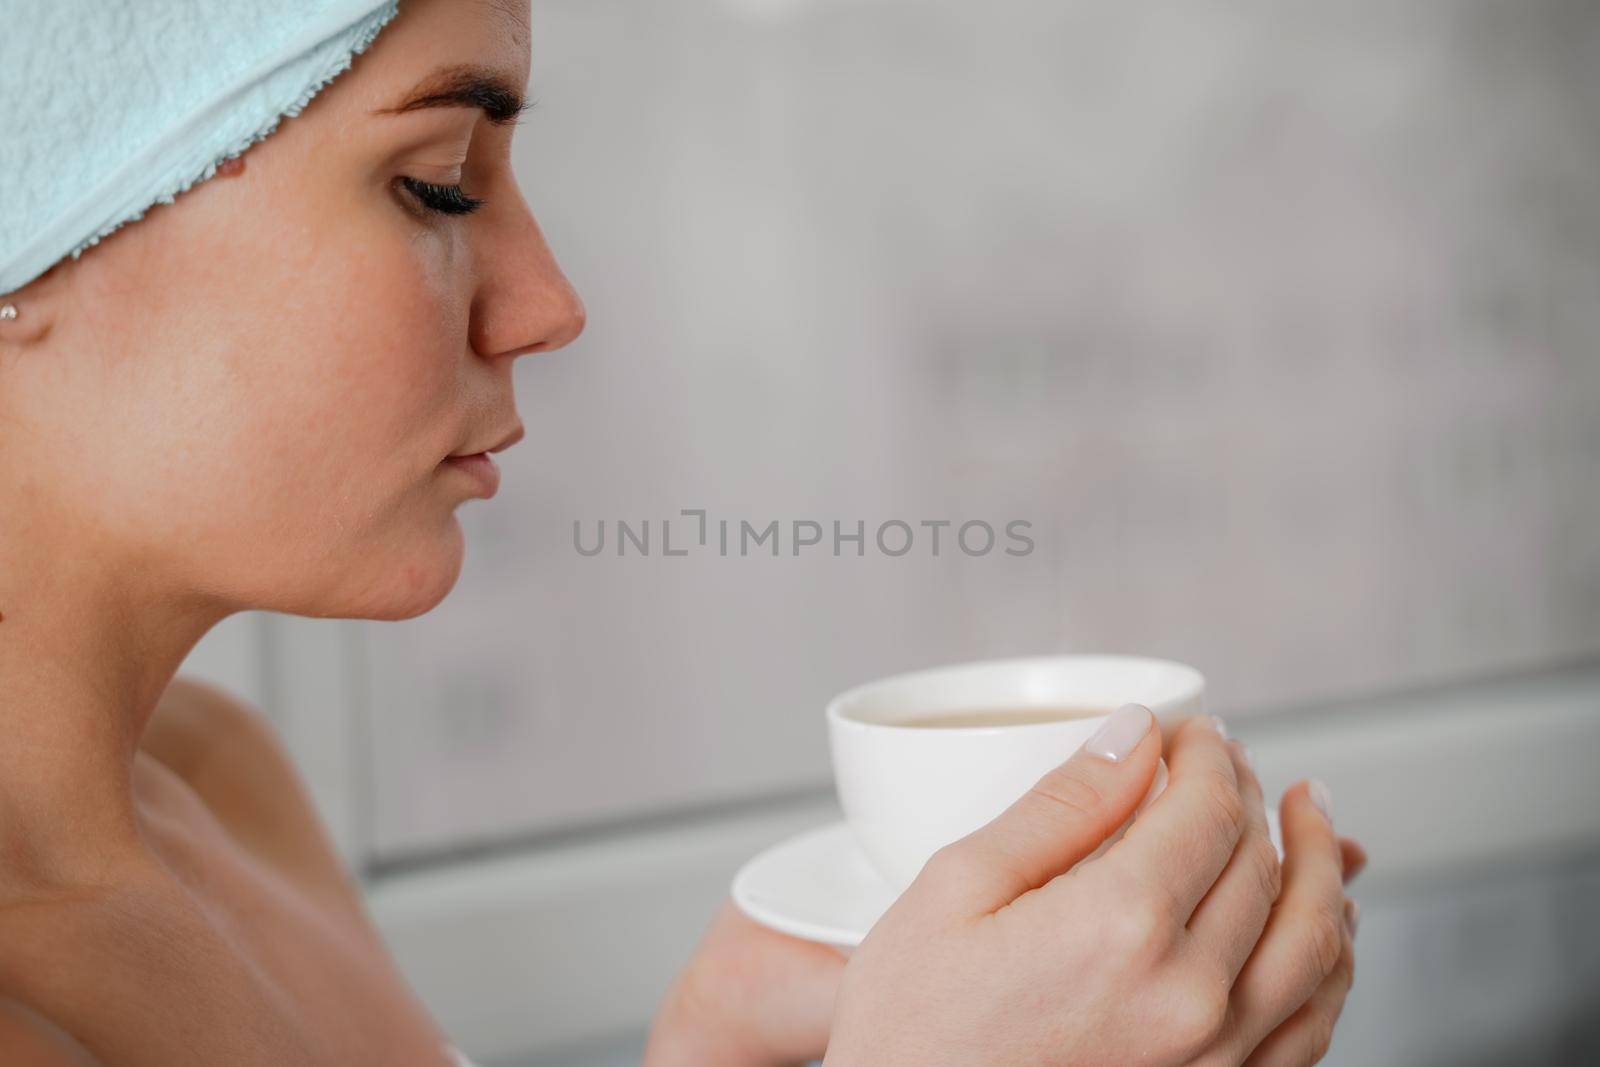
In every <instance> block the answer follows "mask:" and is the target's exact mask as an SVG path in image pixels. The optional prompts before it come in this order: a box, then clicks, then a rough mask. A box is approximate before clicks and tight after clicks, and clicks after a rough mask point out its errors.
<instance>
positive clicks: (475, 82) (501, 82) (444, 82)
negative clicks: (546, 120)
mask: <svg viewBox="0 0 1600 1067" xmlns="http://www.w3.org/2000/svg"><path fill="white" fill-rule="evenodd" d="M533 105H534V101H532V100H526V101H525V100H523V98H522V90H521V89H519V88H518V87H517V84H516V83H515V82H514V81H512V80H511V79H510V78H508V77H507V76H506V75H504V74H502V73H500V72H499V71H496V70H491V69H489V68H488V67H479V66H474V65H472V64H457V65H455V66H449V67H440V68H439V69H438V70H436V71H434V72H433V73H432V74H430V75H428V76H427V77H426V78H424V79H423V80H422V81H420V82H418V83H417V86H416V88H414V89H412V90H411V95H410V96H408V97H407V98H406V101H405V103H403V104H400V105H399V106H397V107H380V108H376V109H374V110H373V112H372V113H373V114H374V115H402V114H405V113H406V112H408V111H420V110H422V109H423V108H429V107H475V108H478V109H479V110H481V111H482V112H483V113H484V115H486V116H488V119H489V121H490V122H492V123H493V124H494V125H496V126H505V125H509V124H511V123H514V122H516V121H517V116H518V115H520V114H521V113H522V112H524V111H527V110H528V109H529V108H531V107H533Z"/></svg>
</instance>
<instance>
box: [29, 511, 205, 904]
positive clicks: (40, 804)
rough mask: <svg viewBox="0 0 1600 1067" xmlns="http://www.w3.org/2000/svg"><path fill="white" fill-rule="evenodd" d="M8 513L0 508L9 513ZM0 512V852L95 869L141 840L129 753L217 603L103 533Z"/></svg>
mask: <svg viewBox="0 0 1600 1067" xmlns="http://www.w3.org/2000/svg"><path fill="white" fill-rule="evenodd" d="M11 518H15V516H11V517H10V518H7V517H5V516H0V519H3V520H5V523H9V522H10V519H11ZM5 523H0V616H3V617H0V856H5V857H7V859H8V860H12V859H15V860H17V861H18V864H20V866H21V867H22V868H24V869H23V870H22V871H20V872H19V871H17V870H16V869H15V867H16V866H17V865H18V864H13V865H12V867H13V869H12V870H9V871H8V872H7V874H8V876H10V875H17V874H19V873H20V874H21V875H22V876H24V877H31V878H33V879H34V880H36V881H42V882H46V883H50V884H62V883H76V882H95V881H99V875H100V874H101V873H102V872H104V871H106V870H107V869H109V868H110V867H111V866H113V865H114V864H115V863H116V862H117V861H119V860H120V859H122V858H124V857H126V856H127V855H129V854H130V853H131V852H132V851H136V850H138V849H139V848H140V846H141V835H140V832H139V823H138V820H137V817H136V816H137V813H136V809H135V805H134V793H133V784H132V773H133V759H134V755H135V753H136V752H137V750H138V745H139V738H140V736H141V735H142V734H143V732H144V728H145V725H146V723H147V722H148V721H149V718H150V715H151V713H152V712H153V711H154V710H155V707H156V703H157V702H158V701H159V700H160V698H161V694H162V692H163V691H164V690H165V689H166V686H167V683H168V682H170V681H171V680H172V677H173V675H174V674H175V673H177V670H178V666H179V664H181V663H182V662H183V660H184V657H186V656H187V655H188V654H189V651H190V650H191V649H192V648H193V647H194V646H195V644H196V643H197V642H198V641H199V640H200V638H201V637H202V636H203V635H204V634H205V632H206V631H207V630H209V629H210V628H211V627H212V626H214V625H215V624H216V623H217V622H219V621H220V620H221V619H222V618H224V617H225V616H226V615H227V614H228V611H227V610H225V609H223V608H221V607H220V606H219V605H217V604H214V603H208V602H206V601H205V599H204V598H201V597H193V596H189V597H186V596H183V595H179V594H175V593H173V592H171V591H170V590H162V589H161V588H160V587H159V583H157V582H155V581H154V580H153V577H152V575H151V574H150V573H149V572H148V570H147V571H146V572H145V573H143V574H141V572H140V569H139V567H138V566H137V562H138V561H134V560H125V559H124V560H118V559H112V558H110V557H109V556H108V554H107V553H105V552H104V551H103V550H104V549H105V547H106V546H105V545H104V544H102V545H100V546H96V547H98V548H99V549H101V550H102V551H101V552H100V554H99V555H97V553H96V550H95V548H89V549H85V548H84V547H82V546H78V545H74V544H72V543H70V542H69V541H66V540H65V539H51V538H44V537H40V536H38V535H37V532H36V531H35V530H32V529H26V530H25V529H24V528H23V527H22V526H20V525H7V524H5ZM8 880H9V879H8Z"/></svg>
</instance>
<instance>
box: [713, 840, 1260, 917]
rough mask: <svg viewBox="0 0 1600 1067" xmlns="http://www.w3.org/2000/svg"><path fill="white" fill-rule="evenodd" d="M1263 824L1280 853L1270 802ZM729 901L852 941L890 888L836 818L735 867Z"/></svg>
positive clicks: (879, 911)
mask: <svg viewBox="0 0 1600 1067" xmlns="http://www.w3.org/2000/svg"><path fill="white" fill-rule="evenodd" d="M1267 830H1268V832H1269V833H1270V834H1271V836H1272V843H1273V844H1274V845H1275V846H1277V849H1278V855H1279V856H1282V855H1283V844H1282V842H1283V837H1282V835H1281V833H1280V832H1279V829H1278V813H1277V812H1276V811H1273V810H1271V809H1269V810H1268V811H1267ZM733 900H734V903H736V904H738V905H739V908H740V910H742V911H743V912H744V913H745V914H746V915H748V916H750V918H752V919H754V920H755V921H756V922H758V923H760V924H761V925H763V926H767V927H771V928H772V929H774V930H777V931H778V932H779V933H785V934H789V935H790V936H792V937H798V938H801V939H803V940H806V941H820V942H822V943H823V944H826V945H834V946H837V947H839V948H853V947H855V946H856V945H859V944H861V939H862V938H864V937H866V936H867V931H868V930H871V929H872V927H873V924H874V923H876V922H877V921H878V918H879V917H880V916H882V915H883V913H884V912H886V911H888V910H889V905H890V904H893V903H894V900H895V893H894V891H893V890H892V889H890V888H889V886H888V885H887V884H885V883H884V881H883V879H882V878H880V877H879V876H878V873H877V871H875V870H873V868H872V865H871V864H870V863H868V862H867V857H866V856H865V855H863V854H862V852H861V848H860V846H858V845H857V844H856V839H855V835H854V834H852V833H851V832H850V826H849V824H848V823H845V822H843V821H842V820H841V821H839V822H834V823H829V824H828V825H827V826H821V827H818V828H817V829H815V830H807V831H805V832H804V833H801V834H796V835H795V836H794V837H791V838H789V839H787V840H785V841H782V842H779V843H778V844H776V845H773V846H772V847H771V848H769V849H767V850H766V851H765V852H762V853H761V854H760V855H758V856H756V857H755V858H754V859H752V860H750V861H749V862H748V863H746V864H745V865H744V866H743V867H741V868H739V873H738V874H735V875H734V876H733Z"/></svg>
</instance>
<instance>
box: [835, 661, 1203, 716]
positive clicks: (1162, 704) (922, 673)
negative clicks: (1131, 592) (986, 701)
mask: <svg viewBox="0 0 1600 1067" xmlns="http://www.w3.org/2000/svg"><path fill="white" fill-rule="evenodd" d="M1089 661H1096V662H1099V663H1117V664H1121V665H1133V664H1142V665H1144V666H1147V667H1159V668H1162V669H1168V670H1171V671H1173V672H1174V673H1176V674H1178V675H1180V676H1183V677H1184V680H1185V684H1183V685H1182V686H1181V687H1180V689H1179V691H1178V693H1177V694H1176V695H1175V696H1172V697H1169V698H1168V699H1166V700H1160V701H1155V702H1153V703H1151V704H1149V705H1147V706H1148V707H1149V708H1150V710H1151V712H1152V713H1154V714H1155V715H1156V717H1157V718H1160V715H1161V712H1162V711H1163V710H1165V709H1167V708H1169V707H1172V706H1176V705H1179V704H1182V703H1183V702H1185V701H1187V700H1189V699H1191V698H1192V697H1193V696H1194V695H1195V694H1196V693H1198V692H1202V691H1204V689H1205V675H1203V674H1201V673H1200V671H1199V670H1197V669H1196V668H1194V667H1191V666H1190V665H1189V664H1187V663H1180V662H1178V661H1177V660H1171V659H1163V658H1161V657H1159V656H1141V655H1135V654H1129V653H1120V652H1070V653H1059V654H1051V655H1042V656H1008V657H1001V658H997V659H978V660H967V661H965V662H962V663H947V664H941V665H939V666H936V667H923V668H919V669H917V670H912V671H902V672H901V673H899V674H891V675H887V676H885V677H882V678H874V679H873V680H871V681H869V682H862V683H861V684H859V685H855V686H852V687H851V688H849V689H846V690H845V691H844V692H842V693H839V694H838V695H837V696H835V697H834V698H833V699H831V700H829V701H828V704H827V706H826V707H825V708H824V709H823V715H824V717H825V718H826V720H827V722H828V724H829V726H830V727H838V728H844V729H854V730H863V731H883V732H892V733H916V734H918V735H923V736H926V735H928V733H929V731H928V729H927V728H926V727H921V726H907V725H906V724H904V723H896V722H872V721H869V720H866V719H860V718H855V717H853V716H851V715H850V714H849V713H848V712H847V711H846V710H845V708H846V707H847V706H848V705H850V704H852V703H855V702H858V701H860V700H861V699H862V698H863V697H865V696H866V695H867V694H868V693H870V692H873V691H875V690H878V689H882V688H884V687H886V686H891V685H905V684H909V683H914V682H918V681H930V680H933V679H935V678H937V677H939V676H941V675H946V676H948V675H956V674H962V673H965V672H968V671H973V670H978V669H985V670H995V669H1005V668H1012V669H1019V670H1020V669H1026V668H1028V667H1042V666H1046V665H1060V664H1065V663H1074V662H1075V663H1079V664H1085V663H1087V662H1089ZM1113 710H1115V709H1107V710H1106V712H1105V713H1104V714H1102V715H1091V716H1087V717H1085V718H1081V719H1061V720H1057V721H1053V722H1031V723H1011V724H1005V725H990V726H972V725H969V726H942V727H939V728H938V733H939V734H941V735H943V734H979V733H990V732H994V731H999V730H1004V731H1007V732H1011V731H1017V730H1022V731H1035V732H1037V731H1043V730H1060V729H1062V728H1063V727H1070V728H1073V729H1082V728H1083V726H1084V724H1086V723H1094V722H1097V721H1098V720H1100V719H1104V718H1105V717H1106V716H1107V715H1110V714H1111V712H1112V711H1113Z"/></svg>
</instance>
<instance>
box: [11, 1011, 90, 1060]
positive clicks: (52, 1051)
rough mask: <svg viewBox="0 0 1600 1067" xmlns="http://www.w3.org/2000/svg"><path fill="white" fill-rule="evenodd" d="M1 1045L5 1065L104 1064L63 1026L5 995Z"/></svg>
mask: <svg viewBox="0 0 1600 1067" xmlns="http://www.w3.org/2000/svg"><path fill="white" fill-rule="evenodd" d="M0 1049H5V1052H6V1060H5V1062H6V1064H7V1065H8V1067H104V1065H103V1064H102V1063H101V1062H100V1060H98V1059H97V1058H95V1057H94V1056H93V1055H91V1054H90V1052H89V1050H88V1049H86V1048H84V1047H83V1046H82V1045H80V1044H79V1043H78V1042H77V1041H76V1040H74V1039H73V1037H72V1035H70V1034H68V1033H67V1032H66V1031H65V1030H63V1029H61V1028H60V1027H59V1026H57V1025H55V1024H54V1023H52V1022H51V1021H50V1020H48V1019H46V1018H45V1017H44V1016H42V1015H40V1014H39V1013H38V1012H36V1011H33V1010H32V1009H31V1008H29V1007H27V1006H26V1005H25V1004H22V1003H21V1002H20V1001H16V1000H12V999H10V998H9V997H4V996H0Z"/></svg>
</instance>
